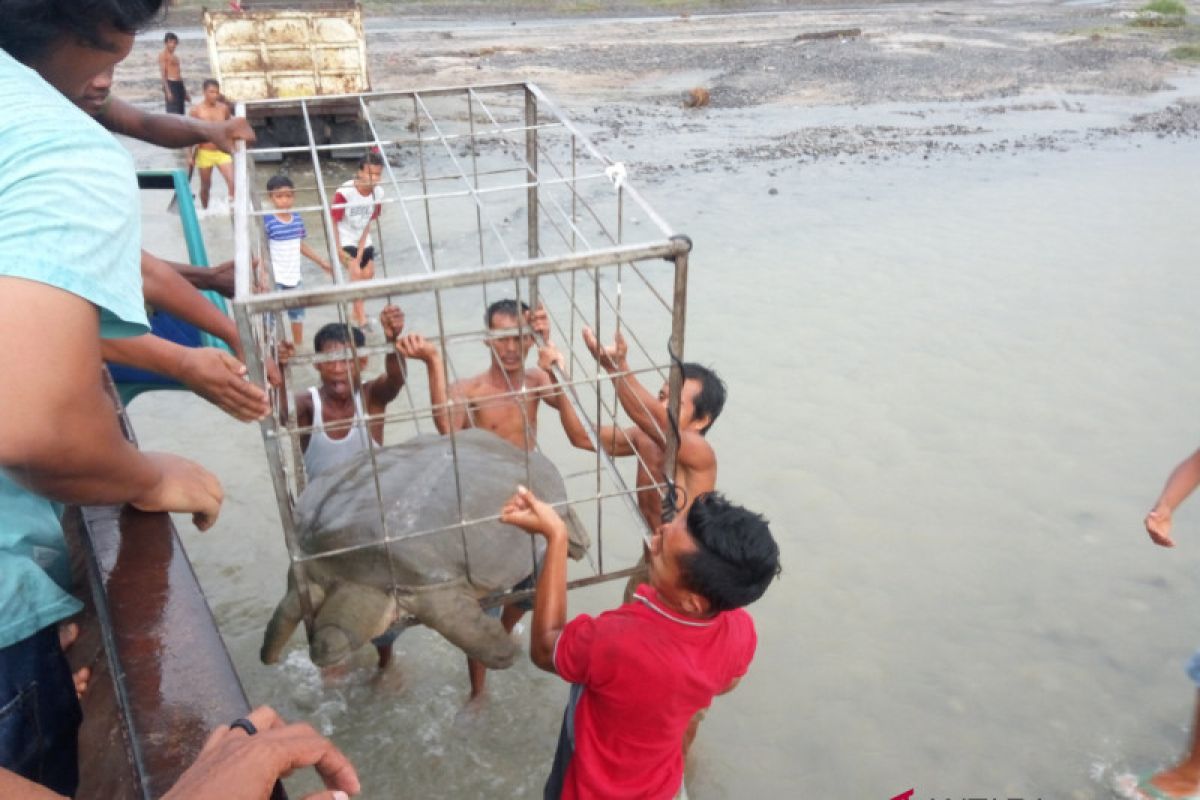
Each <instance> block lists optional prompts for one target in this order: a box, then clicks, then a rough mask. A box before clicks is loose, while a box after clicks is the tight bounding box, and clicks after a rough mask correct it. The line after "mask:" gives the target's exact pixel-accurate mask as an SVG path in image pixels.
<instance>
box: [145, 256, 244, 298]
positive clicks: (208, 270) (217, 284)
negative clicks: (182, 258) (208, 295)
mask: <svg viewBox="0 0 1200 800" xmlns="http://www.w3.org/2000/svg"><path fill="white" fill-rule="evenodd" d="M159 260H160V261H162V262H163V263H164V264H166V265H167V266H169V267H170V268H171V269H172V270H174V271H175V273H176V274H177V275H179V277H181V278H183V279H184V280H185V281H187V282H188V283H189V284H190V285H191V286H192V287H193V288H195V289H196V290H198V291H201V292H216V293H217V294H220V295H224V296H225V297H231V295H230V294H227V293H226V292H225V286H224V285H223V284H222V282H221V280H220V277H221V276H220V274H219V273H218V271H217V269H216V267H197V266H196V265H195V264H181V263H179V262H178V261H167V260H165V259H159Z"/></svg>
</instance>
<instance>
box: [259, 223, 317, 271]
mask: <svg viewBox="0 0 1200 800" xmlns="http://www.w3.org/2000/svg"><path fill="white" fill-rule="evenodd" d="M263 227H264V228H265V229H266V231H267V248H268V250H269V252H270V254H271V270H272V272H274V274H275V282H276V283H278V284H280V285H281V286H299V285H300V242H301V241H302V240H303V239H304V237H306V236H307V235H308V232H307V231H306V230H305V229H304V220H302V219H300V215H299V214H292V218H291V219H290V220H288V221H287V222H284V221H283V220H281V219H280V218H279V216H278V215H276V214H270V215H268V216H266V217H263Z"/></svg>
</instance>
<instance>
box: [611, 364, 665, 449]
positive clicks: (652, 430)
mask: <svg viewBox="0 0 1200 800" xmlns="http://www.w3.org/2000/svg"><path fill="white" fill-rule="evenodd" d="M615 371H617V372H628V371H629V363H628V362H626V361H622V362H621V363H620V364H618V365H617V367H616V370H615ZM613 384H614V385H615V386H616V389H617V401H618V402H620V404H621V408H623V409H625V413H626V414H628V415H629V418H630V419H631V420H632V421H633V424H634V425H637V426H638V427H639V428H641V429H642V431H643V432H645V434H646V435H647V436H649V437H650V438H651V439H653V440H654V441H655V442H656V443H658V445H659V446H664V444H665V442H666V433H665V432H666V430H667V410H666V409H665V408H663V406H662V404H660V403H659V401H658V398H657V397H655V396H654V395H652V394H650V392H649V391H647V390H646V387H645V386H642V384H641V382H640V381H638V379H637V378H635V377H634V376H633V375H621V376H617V377H614V378H613Z"/></svg>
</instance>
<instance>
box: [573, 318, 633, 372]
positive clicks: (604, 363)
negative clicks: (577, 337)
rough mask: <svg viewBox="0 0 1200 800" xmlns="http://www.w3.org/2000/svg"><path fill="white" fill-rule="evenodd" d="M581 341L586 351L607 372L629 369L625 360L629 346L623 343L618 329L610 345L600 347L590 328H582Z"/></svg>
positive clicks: (623, 339)
mask: <svg viewBox="0 0 1200 800" xmlns="http://www.w3.org/2000/svg"><path fill="white" fill-rule="evenodd" d="M583 343H584V345H586V346H587V349H588V352H590V353H591V354H592V355H593V356H595V357H596V360H598V361H599V362H600V366H601V367H603V368H604V369H606V370H608V371H609V372H617V371H620V372H624V371H626V370H628V369H629V365H628V363H626V361H625V356H626V355H627V354H628V353H629V346H628V345H627V344H625V337H624V336H622V335H621V332H620V331H617V335H616V336H615V337H614V338H613V346H612V347H601V346H600V342H599V341H597V340H596V334H595V333H593V332H592V329H591V328H584V329H583Z"/></svg>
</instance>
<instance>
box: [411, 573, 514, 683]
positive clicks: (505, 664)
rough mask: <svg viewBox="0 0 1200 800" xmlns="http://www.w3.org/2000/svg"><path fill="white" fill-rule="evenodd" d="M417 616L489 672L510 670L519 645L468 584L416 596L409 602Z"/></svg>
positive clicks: (453, 585)
mask: <svg viewBox="0 0 1200 800" xmlns="http://www.w3.org/2000/svg"><path fill="white" fill-rule="evenodd" d="M407 604H408V605H410V606H411V608H412V612H413V614H414V615H415V616H416V617H417V618H418V619H419V620H421V622H423V623H425V624H426V625H428V626H429V627H430V628H432V629H433V630H435V631H437V632H438V633H440V634H441V635H442V636H444V637H446V639H447V640H448V641H449V642H450V643H451V644H453V645H455V646H456V647H458V648H459V649H460V650H462V651H463V652H464V653H466V654H467V656H468V657H470V658H474V659H476V660H478V661H482V662H483V664H484V665H485V666H486V667H487V668H488V669H508V668H509V667H511V666H512V663H513V659H515V658H516V656H517V645H516V644H515V643H514V642H513V640H512V637H511V636H509V635H508V632H507V631H506V630H504V626H503V625H501V624H500V621H499V620H496V619H493V618H492V617H489V616H487V615H486V614H484V613H483V609H481V608H480V607H479V601H478V600H477V599H476V598H475V595H474V594H473V593H472V592H471V590H470V587H469V586H468V585H467V583H466V582H465V581H463V582H460V583H455V584H452V585H450V586H444V587H438V588H436V589H425V590H422V591H420V592H415V593H414V594H413V596H412V598H411V599H409V600H408V603H407Z"/></svg>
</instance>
